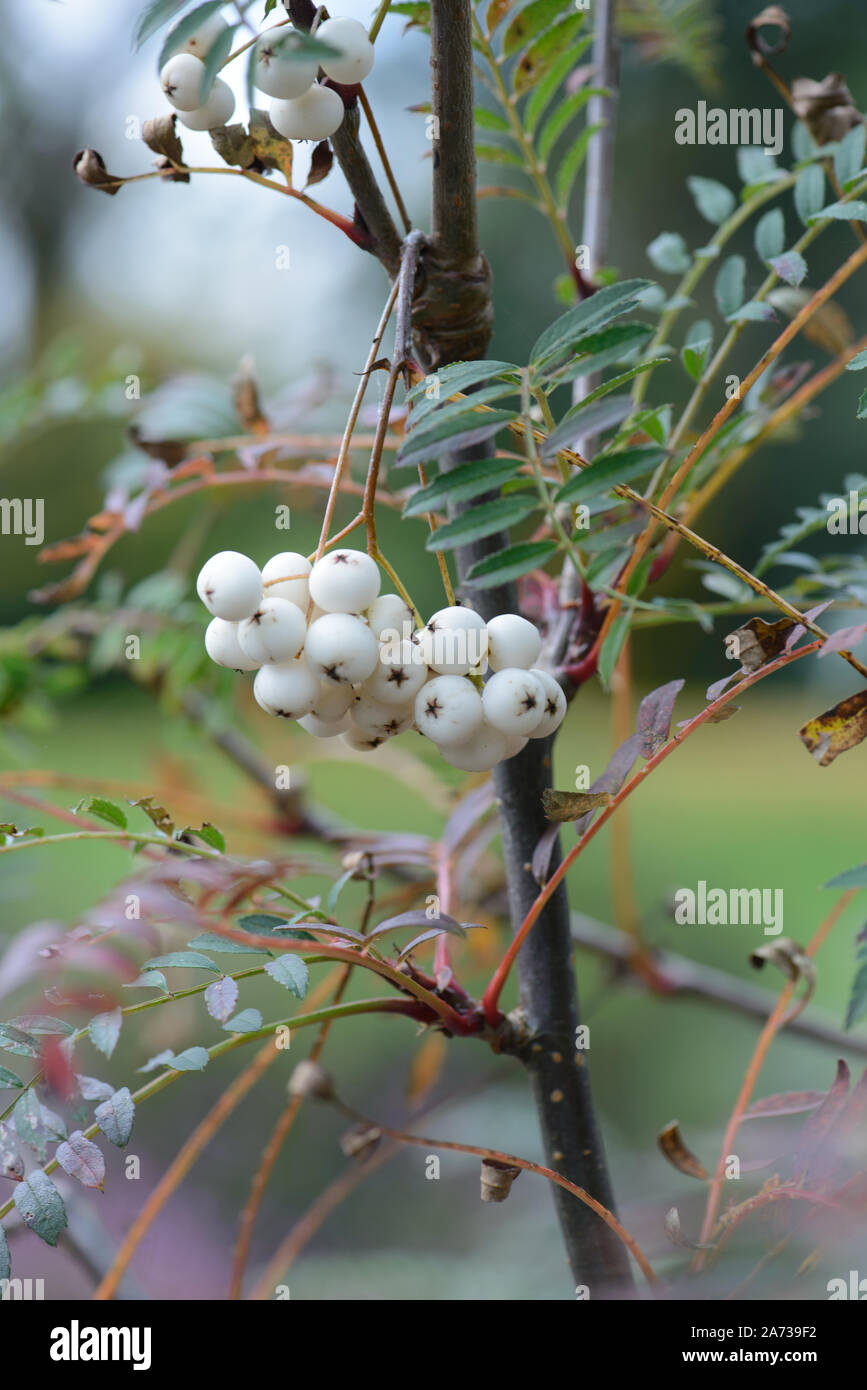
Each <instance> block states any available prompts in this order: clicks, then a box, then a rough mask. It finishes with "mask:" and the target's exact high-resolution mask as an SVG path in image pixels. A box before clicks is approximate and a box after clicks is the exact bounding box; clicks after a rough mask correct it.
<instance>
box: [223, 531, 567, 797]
mask: <svg viewBox="0 0 867 1390" xmlns="http://www.w3.org/2000/svg"><path fill="white" fill-rule="evenodd" d="M196 587H197V590H198V594H199V598H200V599H201V600H202V602H203V603H204V605H205V607H206V608H207V609H208V611H209V612H210V613H212V614H213V615H214V617H213V620H212V622H211V623H210V624H209V626H208V629H207V631H206V633H205V648H206V650H207V653H208V655H209V656H210V658H211V660H212V661H215V662H216V663H217V664H218V665H219V666H227V667H230V668H231V669H233V670H236V671H256V678H255V680H254V682H253V694H254V696H255V698H256V701H257V702H258V704H259V705H260V706H261V707H262V709H263V710H265V712H266V713H267V714H272V715H275V716H278V717H280V718H283V719H296V720H297V721H298V722H299V724H300V725H301V727H302V728H303V729H306V730H307V732H308V733H310V734H313V735H314V736H315V737H316V738H334V737H337V736H339V737H340V738H341V739H342V740H343V742H344V743H346V744H348V746H349V747H350V748H354V749H357V750H359V751H368V752H369V751H370V750H372V749H374V748H378V747H379V745H380V744H382V743H385V742H386V741H387V740H388V739H390V738H393V737H394V736H395V735H396V734H400V733H403V732H404V731H405V730H407V729H416V730H418V732H419V733H421V734H424V735H425V736H426V737H427V738H429V739H431V740H432V742H433V743H435V744H436V746H437V748H438V749H439V751H440V753H441V754H442V756H443V757H444V758H445V759H446V761H447V762H449V763H451V764H452V765H453V766H454V767H459V768H461V769H463V770H464V771H465V772H483V771H487V770H489V769H490V768H492V767H494V766H495V765H496V764H497V763H500V762H503V761H504V760H505V759H506V758H511V757H514V755H515V754H516V753H518V752H520V750H521V749H522V748H523V747H524V745H525V744H526V742H527V740H528V738H545V737H547V736H548V735H549V734H552V733H553V732H554V730H555V729H557V728H558V727H559V725H560V723H561V722H562V720H563V716H564V715H565V713H566V698H565V696H564V694H563V691H562V689H561V687H560V685H559V683H558V682H557V681H556V680H555V679H554V678H553V676H551V675H549V674H548V672H547V671H542V670H539V669H538V668H537V667H535V666H534V665H533V663H534V662H535V661H538V659H539V653H540V650H541V645H542V643H541V638H540V636H539V633H538V631H537V630H536V628H535V627H534V626H533V624H532V623H531V622H528V621H527V619H526V618H522V617H520V616H519V615H518V614H517V613H504V614H502V615H500V616H499V617H496V618H492V619H491V621H490V622H489V623H487V624H485V623H484V622H483V620H482V619H481V618H480V617H479V615H478V614H477V613H474V612H473V610H472V609H471V608H464V607H461V606H456V607H453V608H443V609H441V610H440V612H438V613H435V614H434V615H433V617H432V618H431V619H430V621H429V622H428V623H427V624H426V625H425V626H424V627H423V628H421V629H418V630H415V624H414V618H413V613H412V611H411V609H410V608H409V607H408V606H407V605H406V603H405V602H404V600H403V599H402V598H401V597H400V595H399V594H380V592H379V589H380V575H379V569H378V568H377V565H376V563H375V562H374V561H373V560H372V559H371V558H370V556H369V555H367V554H365V553H364V552H363V551H358V550H332V551H329V552H328V553H327V554H326V555H323V556H322V558H321V559H320V560H317V561H316V563H315V564H314V565H312V566H311V564H310V562H309V561H308V560H307V558H306V557H305V556H303V555H299V554H296V553H295V552H294V551H283V552H282V553H281V554H279V555H274V556H272V557H271V559H270V560H269V561H268V563H267V564H266V565H264V566H263V568H262V569H261V570H260V569H259V568H258V566H257V565H255V564H254V562H253V561H252V560H250V559H249V558H248V557H247V556H246V555H241V554H239V553H238V551H235V550H222V551H220V552H219V554H217V555H213V556H212V557H211V559H210V560H208V561H207V563H206V564H205V565H204V566H203V568H202V570H201V572H200V573H199V578H198V582H197V585H196ZM486 667H490V669H491V671H492V672H493V674H492V675H490V676H489V678H488V679H487V680H486V681H485V682H484V683H482V674H483V672H484V671H485V669H486Z"/></svg>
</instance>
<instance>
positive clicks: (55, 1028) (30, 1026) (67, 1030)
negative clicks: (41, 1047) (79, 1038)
mask: <svg viewBox="0 0 867 1390" xmlns="http://www.w3.org/2000/svg"><path fill="white" fill-rule="evenodd" d="M12 1023H13V1024H14V1025H15V1027H16V1028H23V1029H24V1031H25V1032H27V1033H32V1034H33V1035H34V1036H36V1037H38V1036H40V1035H43V1036H46V1035H47V1036H52V1037H56V1038H69V1037H71V1036H72V1034H73V1033H74V1032H75V1029H74V1028H73V1026H72V1024H71V1023H67V1022H66V1020H65V1019H62V1018H53V1017H51V1016H50V1015H48V1014H22V1015H21V1017H20V1018H13V1019H12Z"/></svg>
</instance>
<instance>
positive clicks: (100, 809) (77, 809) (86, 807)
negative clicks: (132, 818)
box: [72, 796, 128, 830]
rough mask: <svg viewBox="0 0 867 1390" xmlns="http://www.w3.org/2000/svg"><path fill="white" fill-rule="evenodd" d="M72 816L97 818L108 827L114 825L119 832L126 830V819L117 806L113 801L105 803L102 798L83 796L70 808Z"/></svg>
mask: <svg viewBox="0 0 867 1390" xmlns="http://www.w3.org/2000/svg"><path fill="white" fill-rule="evenodd" d="M72 810H73V814H74V815H76V816H78V815H80V814H81V813H82V811H83V812H84V813H85V815H91V816H98V817H99V819H100V820H104V821H107V822H108V824H109V825H116V826H117V827H118V829H119V830H126V827H127V824H128V822H127V818H126V816H125V814H124V812H123V811H122V810H121V808H120V807H119V806H116V805H115V804H114V802H113V801H106V799H105V797H103V796H83V797H82V798H81V800H80V801H79V802H78V803H77V804H76V805H75V806H73V808H72Z"/></svg>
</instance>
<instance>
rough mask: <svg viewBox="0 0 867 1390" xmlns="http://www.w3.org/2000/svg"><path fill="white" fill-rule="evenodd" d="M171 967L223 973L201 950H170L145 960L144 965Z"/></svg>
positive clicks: (163, 968)
mask: <svg viewBox="0 0 867 1390" xmlns="http://www.w3.org/2000/svg"><path fill="white" fill-rule="evenodd" d="M170 967H176V968H178V969H180V970H213V972H214V974H215V975H219V974H220V973H221V971H220V967H219V966H218V965H215V964H214V962H213V961H212V960H211V958H210V956H205V955H203V954H202V952H201V951H170V952H169V954H168V955H167V956H154V958H153V960H148V961H145V965H144V968H145V970H166V969H168V968H170Z"/></svg>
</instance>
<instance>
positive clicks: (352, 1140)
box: [340, 1124, 382, 1160]
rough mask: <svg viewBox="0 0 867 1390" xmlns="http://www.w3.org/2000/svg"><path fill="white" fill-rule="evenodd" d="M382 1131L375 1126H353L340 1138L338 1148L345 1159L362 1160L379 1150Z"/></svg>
mask: <svg viewBox="0 0 867 1390" xmlns="http://www.w3.org/2000/svg"><path fill="white" fill-rule="evenodd" d="M381 1139H382V1130H381V1129H377V1127H376V1125H365V1124H360V1125H354V1126H353V1127H352V1129H348V1130H347V1131H346V1133H345V1134H342V1135H341V1136H340V1147H341V1149H342V1150H343V1152H344V1153H345V1154H346V1157H347V1158H357V1159H360V1160H364V1159H365V1158H369V1157H370V1155H371V1154H372V1153H373V1152H374V1151H375V1150H376V1149H377V1148H379V1143H380V1140H381Z"/></svg>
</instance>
